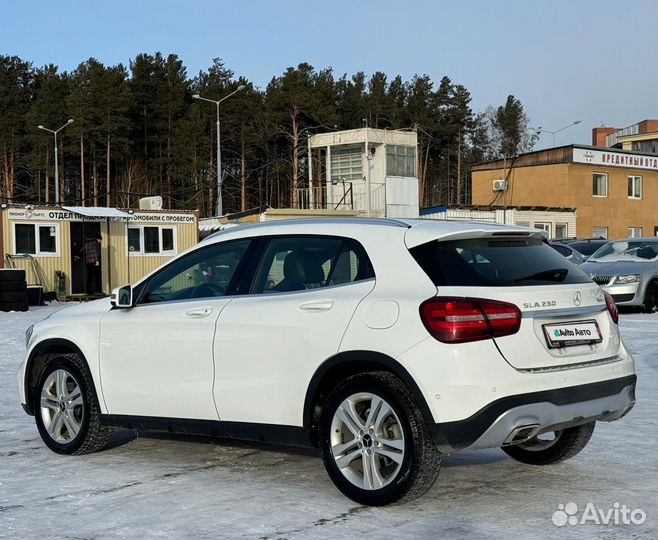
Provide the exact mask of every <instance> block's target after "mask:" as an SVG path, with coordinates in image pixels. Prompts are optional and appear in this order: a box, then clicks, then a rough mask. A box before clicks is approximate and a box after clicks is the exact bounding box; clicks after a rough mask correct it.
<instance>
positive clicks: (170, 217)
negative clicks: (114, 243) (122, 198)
mask: <svg viewBox="0 0 658 540" xmlns="http://www.w3.org/2000/svg"><path fill="white" fill-rule="evenodd" d="M7 216H8V217H9V219H15V220H32V221H54V220H60V221H105V219H106V218H104V217H96V216H83V215H81V214H77V213H75V212H68V211H66V210H48V209H41V208H38V209H33V210H31V209H29V208H9V209H8V210H7ZM126 220H128V221H146V222H151V223H193V222H194V215H193V214H191V213H190V214H182V213H181V214H175V213H171V214H170V213H148V212H135V213H133V214H129V215H127V216H126V217H125V218H112V221H121V222H123V221H126Z"/></svg>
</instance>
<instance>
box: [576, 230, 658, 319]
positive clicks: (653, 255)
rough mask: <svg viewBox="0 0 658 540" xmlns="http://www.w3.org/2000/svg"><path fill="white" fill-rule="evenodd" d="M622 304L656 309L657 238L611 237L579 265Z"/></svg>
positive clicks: (657, 286)
mask: <svg viewBox="0 0 658 540" xmlns="http://www.w3.org/2000/svg"><path fill="white" fill-rule="evenodd" d="M580 269H581V270H583V272H585V273H587V274H589V275H590V276H591V278H592V280H593V281H594V282H596V283H598V284H599V285H600V286H601V287H602V288H603V290H604V291H607V292H609V293H610V294H611V295H612V297H613V298H614V299H615V302H616V303H617V304H619V305H621V306H637V307H642V308H644V310H645V311H646V312H648V313H652V312H654V311H658V238H656V237H648V238H628V239H626V240H613V241H612V242H608V243H607V244H605V245H604V246H603V247H601V248H599V249H598V250H597V251H596V252H595V253H594V254H593V255H592V256H591V257H590V258H589V259H588V260H587V262H585V263H583V264H582V265H580Z"/></svg>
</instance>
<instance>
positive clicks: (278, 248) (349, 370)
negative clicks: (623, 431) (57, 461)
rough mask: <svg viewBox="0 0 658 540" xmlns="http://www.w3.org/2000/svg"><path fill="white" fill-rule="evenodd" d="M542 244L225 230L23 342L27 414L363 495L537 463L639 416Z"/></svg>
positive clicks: (477, 228) (467, 233)
mask: <svg viewBox="0 0 658 540" xmlns="http://www.w3.org/2000/svg"><path fill="white" fill-rule="evenodd" d="M543 235H544V233H543V232H542V231H539V230H534V229H527V228H518V227H511V226H504V225H496V224H483V223H467V222H449V221H421V220H392V219H367V218H354V219H341V218H330V219H307V220H295V221H279V222H270V223H264V224H257V225H242V226H238V227H233V228H230V229H227V230H225V231H222V232H220V233H217V234H215V235H213V236H211V237H209V238H207V239H206V240H204V241H202V242H201V243H200V244H198V245H197V246H195V247H194V248H192V249H190V250H188V251H186V252H185V253H183V254H181V255H180V256H179V257H177V258H176V259H174V260H172V261H170V262H168V263H167V264H165V265H164V266H162V267H161V268H159V269H158V270H156V271H154V272H153V273H151V274H150V275H148V276H146V277H145V278H144V279H142V280H141V281H139V282H138V283H136V284H135V285H132V286H126V287H122V288H119V289H117V290H115V291H114V293H113V295H112V297H111V298H108V299H105V300H98V301H95V302H90V303H88V304H83V305H80V306H76V307H72V308H68V309H63V310H61V311H59V312H57V313H56V314H54V315H52V316H51V317H49V318H48V319H46V320H44V321H42V322H39V323H37V324H35V325H34V327H32V328H30V329H29V330H28V332H27V336H26V341H27V358H26V360H25V361H24V362H23V363H22V365H21V367H20V372H19V383H20V394H21V400H22V403H23V407H24V408H25V410H26V411H27V412H28V414H33V415H34V416H35V419H36V424H37V427H38V430H39V433H40V434H41V437H42V438H43V440H44V442H45V444H46V445H47V446H48V447H49V448H51V449H52V450H54V451H55V452H58V453H61V454H83V453H87V452H93V451H97V450H101V449H102V448H103V447H104V445H105V444H106V443H107V441H108V440H109V438H110V435H111V433H112V429H113V428H115V427H122V428H130V429H154V430H166V431H170V432H179V433H194V434H206V435H210V436H214V437H218V438H235V439H243V440H249V441H261V442H264V443H275V444H283V445H301V446H315V447H319V448H320V450H321V453H322V456H323V460H324V464H325V466H326V469H327V472H328V474H329V476H330V477H331V479H332V480H333V482H334V483H335V484H336V486H337V487H338V489H339V490H340V491H342V492H343V493H344V494H345V495H347V496H348V497H350V498H352V499H353V500H355V501H357V502H360V503H363V504H369V505H383V504H388V503H391V502H394V501H400V500H408V499H411V498H414V497H417V496H419V495H421V494H422V493H424V492H425V491H426V490H427V489H428V488H429V487H430V486H431V485H432V484H433V483H434V481H435V479H436V477H437V475H438V472H439V465H440V462H441V455H442V454H447V453H451V452H455V451H458V450H462V449H466V448H469V449H473V448H491V447H502V449H503V450H504V451H505V452H506V453H507V454H509V455H510V456H511V457H513V458H515V459H517V460H519V461H521V462H524V463H531V464H536V465H544V464H550V463H555V462H559V461H561V460H564V459H567V458H570V457H572V456H574V455H575V454H577V453H578V452H579V451H580V450H581V449H582V448H583V447H584V446H585V445H586V444H587V442H588V440H589V438H590V436H591V435H592V431H593V430H594V425H595V423H596V421H611V420H616V419H618V418H621V417H622V416H623V415H624V414H626V413H627V412H628V411H629V410H630V409H631V408H632V407H633V405H634V403H635V392H634V391H635V382H636V376H635V368H634V363H633V359H632V358H631V355H630V354H629V352H628V351H627V350H626V348H625V347H624V344H623V342H622V340H621V338H620V335H619V330H618V328H617V319H618V314H617V310H616V307H615V304H614V301H613V300H612V298H611V297H610V296H609V295H607V294H604V292H603V291H602V290H601V289H600V288H599V287H598V286H597V285H596V284H595V283H593V282H592V281H591V280H590V279H589V278H588V276H587V275H585V274H584V273H583V272H582V271H580V270H579V269H578V268H577V267H576V266H574V265H572V264H571V263H569V262H568V261H566V260H565V259H564V257H562V256H561V255H560V254H559V253H557V252H556V251H554V250H553V249H552V248H551V247H549V246H548V245H547V243H546V242H545V238H544V237H543Z"/></svg>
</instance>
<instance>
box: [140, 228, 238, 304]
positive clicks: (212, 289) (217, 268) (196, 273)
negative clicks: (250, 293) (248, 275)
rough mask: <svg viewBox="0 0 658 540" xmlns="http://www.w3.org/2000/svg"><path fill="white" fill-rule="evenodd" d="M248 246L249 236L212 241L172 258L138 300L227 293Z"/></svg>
mask: <svg viewBox="0 0 658 540" xmlns="http://www.w3.org/2000/svg"><path fill="white" fill-rule="evenodd" d="M248 246H249V241H248V240H240V241H235V242H227V243H225V244H215V245H212V246H207V247H204V248H202V249H199V250H197V251H194V252H192V253H190V254H188V255H186V256H185V257H183V258H181V259H178V260H176V261H174V262H173V263H171V264H170V265H168V266H166V267H165V268H163V269H162V270H161V271H160V272H158V273H157V274H155V275H154V276H153V277H151V279H150V280H149V281H148V283H147V284H146V288H145V290H144V292H143V294H142V295H141V298H140V301H139V303H140V304H152V303H155V302H170V301H173V300H188V299H195V298H212V297H215V296H224V295H226V292H227V290H228V287H229V284H230V283H231V280H232V279H233V277H234V275H235V271H236V269H237V267H238V265H239V264H240V261H241V260H242V257H243V255H244V254H245V252H246V250H247V247H248Z"/></svg>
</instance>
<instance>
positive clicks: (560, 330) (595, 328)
mask: <svg viewBox="0 0 658 540" xmlns="http://www.w3.org/2000/svg"><path fill="white" fill-rule="evenodd" d="M543 328H544V335H545V336H546V341H547V342H548V346H549V347H550V348H551V349H559V348H562V347H573V346H574V345H587V344H588V343H600V342H601V341H602V337H601V330H600V329H599V325H598V324H597V323H596V321H576V322H568V323H562V324H545V325H544V326H543Z"/></svg>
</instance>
